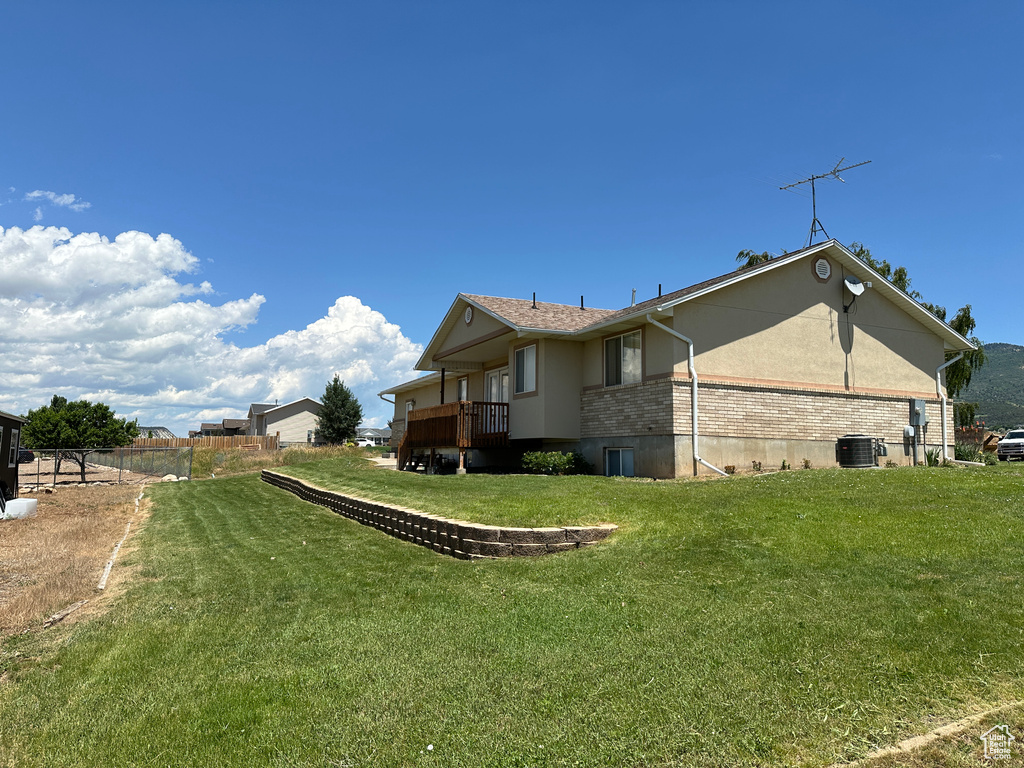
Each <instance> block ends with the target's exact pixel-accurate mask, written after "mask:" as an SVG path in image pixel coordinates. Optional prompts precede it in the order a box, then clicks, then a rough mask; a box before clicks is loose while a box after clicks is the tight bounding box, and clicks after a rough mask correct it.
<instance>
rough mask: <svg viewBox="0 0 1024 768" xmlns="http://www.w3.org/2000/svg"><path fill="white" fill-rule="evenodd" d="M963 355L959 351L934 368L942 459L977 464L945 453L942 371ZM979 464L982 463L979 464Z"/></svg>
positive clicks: (944, 393)
mask: <svg viewBox="0 0 1024 768" xmlns="http://www.w3.org/2000/svg"><path fill="white" fill-rule="evenodd" d="M963 356H964V353H963V352H961V353H960V354H959V355H957V356H956V357H954V358H953V359H952V360H947V361H946V362H944V363H943V364H942V365H940V366H939V367H938V368H936V369H935V394H937V395H938V396H939V399H940V400H941V401H942V405H941V408H940V417H941V418H942V458H943V460H944V461H949V462H953V463H954V464H977V462H974V461H959V460H957V459H954V458H950V456H949V454H948V453H946V447H947V446H948V444H949V442H948V440H947V439H946V392H945V390H944V389H943V388H942V371H943V370H945V369H946V368H948V367H949V366H951V365H952V364H953V363H955V362H956V361H957V360H959V359H960V358H961V357H963ZM979 466H984V465H983V464H980V465H979Z"/></svg>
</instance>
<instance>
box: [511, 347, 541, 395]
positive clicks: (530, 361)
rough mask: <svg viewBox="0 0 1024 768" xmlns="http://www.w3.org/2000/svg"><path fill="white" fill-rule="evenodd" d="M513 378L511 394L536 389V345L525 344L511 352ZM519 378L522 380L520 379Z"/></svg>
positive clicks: (521, 393) (520, 393) (519, 393)
mask: <svg viewBox="0 0 1024 768" xmlns="http://www.w3.org/2000/svg"><path fill="white" fill-rule="evenodd" d="M513 357H514V360H515V379H514V382H513V394H516V395H523V394H526V393H528V392H536V391H537V345H536V344H527V345H526V346H524V347H519V349H517V350H515V352H514V353H513ZM520 378H521V379H522V381H520Z"/></svg>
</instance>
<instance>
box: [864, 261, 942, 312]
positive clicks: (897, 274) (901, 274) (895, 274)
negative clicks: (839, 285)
mask: <svg viewBox="0 0 1024 768" xmlns="http://www.w3.org/2000/svg"><path fill="white" fill-rule="evenodd" d="M850 252H851V253H852V254H853V255H854V256H856V257H857V258H858V259H860V260H861V261H863V262H864V263H865V264H867V265H868V266H869V267H871V268H872V269H873V270H875V272H877V273H878V274H880V275H881V276H882V277H884V278H885V279H886V280H888V281H889V282H890V283H892V284H893V285H895V286H896V287H897V288H899V289H900V290H901V291H903V292H904V293H905V294H907V295H908V296H909V297H910V298H912V299H914V300H916V301H920V300H921V294H920V293H918V292H917V291H913V290H911V289H910V276H909V275H908V274H907V268H906V267H893V266H892V264H890V263H889V262H888V261H886V260H885V259H883V260H882V261H879V260H878V259H876V258H875V257H874V256H872V255H871V251H869V250H868V249H867V248H865V247H864V243H856V242H854V243H850ZM924 306H925V307H926V308H927V309H928V310H929V311H930V312H931V313H932V314H933V315H934V314H935V312H934V311H933V310H932V307H931V306H930V305H928V304H925V305H924ZM943 312H945V310H943ZM940 319H944V318H940Z"/></svg>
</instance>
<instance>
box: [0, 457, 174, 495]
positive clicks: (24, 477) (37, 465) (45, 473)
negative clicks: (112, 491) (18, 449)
mask: <svg viewBox="0 0 1024 768" xmlns="http://www.w3.org/2000/svg"><path fill="white" fill-rule="evenodd" d="M53 470H54V461H53V459H52V458H49V457H41V458H37V459H36V460H35V461H31V462H27V463H25V464H21V465H20V466H19V467H18V484H19V485H20V486H21V488H22V489H27V490H28V491H32V490H34V489H35V488H38V487H40V486H52V485H58V486H61V485H81V484H82V483H83V481H82V470H81V469H80V468H79V466H78V465H77V464H76V463H75V462H73V461H71V460H69V459H64V460H62V461H61V463H60V471H59V472H57V473H54V471H53ZM156 479H159V478H156ZM153 480H154V478H153V476H152V475H147V474H144V473H141V472H130V471H128V470H127V469H118V468H117V467H106V466H103V465H101V464H92V463H89V462H86V464H85V481H84V482H85V484H89V483H108V484H109V483H123V484H135V485H139V484H141V483H147V482H153ZM21 495H23V496H24V495H26V491H25V490H22V492H21ZM28 495H31V493H29V494H28ZM137 495H138V493H136V496H137Z"/></svg>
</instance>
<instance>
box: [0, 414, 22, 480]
mask: <svg viewBox="0 0 1024 768" xmlns="http://www.w3.org/2000/svg"><path fill="white" fill-rule="evenodd" d="M24 424H25V419H23V418H21V417H20V416H15V415H14V414H13V413H5V412H4V411H0V493H2V494H3V495H4V497H5V498H8V499H14V498H17V496H18V448H19V447H20V445H21V428H22V426H23V425H24Z"/></svg>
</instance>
